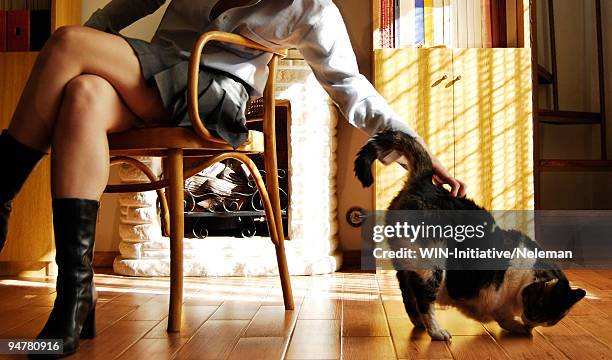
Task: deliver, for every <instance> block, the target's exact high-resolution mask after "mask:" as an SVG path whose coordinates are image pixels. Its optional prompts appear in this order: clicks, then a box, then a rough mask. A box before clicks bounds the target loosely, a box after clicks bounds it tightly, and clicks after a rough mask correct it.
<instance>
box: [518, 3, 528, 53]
mask: <svg viewBox="0 0 612 360" xmlns="http://www.w3.org/2000/svg"><path fill="white" fill-rule="evenodd" d="M524 6H525V4H524V2H523V0H516V30H517V46H518V47H524V46H525V40H526V39H525V7H524ZM527 41H529V40H527Z"/></svg>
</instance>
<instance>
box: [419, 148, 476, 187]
mask: <svg viewBox="0 0 612 360" xmlns="http://www.w3.org/2000/svg"><path fill="white" fill-rule="evenodd" d="M417 141H418V142H419V143H420V144H421V145H423V147H424V148H425V150H427V153H428V154H429V156H430V157H431V162H432V164H433V171H434V176H433V181H434V183H435V184H436V185H438V186H443V185H448V186H450V188H451V195H453V196H454V197H457V196H458V197H461V198H463V197H465V195H466V188H465V184H464V183H463V182H461V181H459V180H457V179H455V177H454V176H453V175H451V173H450V171H448V169H446V167H444V165H442V163H441V162H440V160H438V158H437V157H436V156H435V155H434V154H433V153H432V152H431V151H429V147H428V146H427V144H426V143H425V140H423V138H421V137H418V138H417Z"/></svg>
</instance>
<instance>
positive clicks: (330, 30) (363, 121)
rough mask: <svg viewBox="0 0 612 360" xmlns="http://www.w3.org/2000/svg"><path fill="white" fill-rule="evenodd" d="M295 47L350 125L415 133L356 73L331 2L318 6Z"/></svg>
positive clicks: (345, 34)
mask: <svg viewBox="0 0 612 360" xmlns="http://www.w3.org/2000/svg"><path fill="white" fill-rule="evenodd" d="M297 47H298V49H299V50H300V51H301V52H302V55H304V59H305V60H306V61H307V62H308V64H309V65H310V67H311V68H312V71H313V73H314V75H315V77H316V78H317V80H318V81H319V83H320V84H321V85H322V86H323V88H324V89H325V91H326V92H327V93H328V94H329V96H330V97H331V99H332V100H333V101H334V103H336V105H338V107H339V108H340V111H341V112H342V114H343V115H344V116H345V117H346V118H347V119H348V121H349V122H350V123H351V124H352V125H353V126H355V127H357V128H359V129H361V130H363V131H364V132H366V133H368V134H369V135H374V134H375V133H377V132H379V131H382V130H386V129H393V130H398V131H402V132H404V133H407V134H408V135H410V136H413V137H416V136H417V133H416V132H415V131H413V130H412V129H411V128H410V127H408V125H407V124H406V123H405V122H404V121H402V120H401V119H400V118H399V116H398V115H397V114H396V113H395V111H393V109H391V107H390V106H389V104H388V103H387V101H386V100H385V99H384V98H383V97H382V96H381V95H380V94H379V93H378V92H377V91H376V89H375V88H374V86H372V84H371V83H370V82H369V81H368V80H367V79H366V78H365V77H364V76H363V75H361V74H360V73H359V68H358V66H357V59H356V58H355V52H354V50H353V48H352V45H351V41H350V38H349V36H348V32H347V30H346V26H345V24H344V19H343V18H342V15H341V14H340V11H339V10H338V8H337V7H336V6H335V5H333V4H330V5H327V6H325V7H324V8H323V9H322V13H321V17H320V19H319V21H317V22H316V23H313V24H312V25H311V28H310V29H309V30H308V31H307V32H306V34H305V35H304V37H303V38H302V40H301V41H299V42H298V44H297Z"/></svg>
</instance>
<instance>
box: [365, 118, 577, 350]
mask: <svg viewBox="0 0 612 360" xmlns="http://www.w3.org/2000/svg"><path fill="white" fill-rule="evenodd" d="M393 150H395V151H397V152H399V153H400V154H402V155H404V156H405V157H406V159H408V162H409V164H410V176H409V178H408V179H407V181H406V183H405V185H404V187H403V189H402V190H401V191H400V192H399V194H398V195H397V196H396V197H395V198H394V199H393V201H392V202H391V204H390V206H389V209H388V210H391V211H393V210H432V211H437V210H478V211H481V212H482V214H485V215H486V216H490V219H491V222H490V224H491V226H490V227H489V228H488V231H489V232H490V233H489V237H488V239H492V240H491V241H497V242H499V244H502V246H503V245H504V244H505V245H506V246H510V247H517V246H523V247H526V248H529V249H539V248H538V246H537V244H536V243H535V242H534V241H533V240H531V239H530V238H529V237H527V236H526V235H524V234H522V233H520V232H518V231H514V230H503V229H500V228H499V227H497V226H496V225H495V222H494V220H493V217H492V215H490V214H489V213H488V212H486V210H484V209H483V208H482V207H480V206H478V205H477V204H476V203H474V202H473V201H472V200H469V199H466V198H456V197H453V196H452V195H451V194H450V192H449V191H448V190H446V189H445V188H443V187H441V186H437V185H435V184H434V183H433V182H432V176H433V174H434V173H433V168H432V161H431V158H430V157H429V155H428V153H427V151H426V150H425V149H424V147H423V146H421V144H419V142H418V141H416V139H415V138H413V137H411V136H409V135H407V134H404V133H401V132H397V131H391V130H387V131H383V132H380V133H378V134H376V135H375V136H374V137H372V138H371V139H370V140H369V141H368V143H367V144H366V145H364V146H363V148H362V149H361V150H360V152H359V153H358V155H357V158H356V160H355V175H356V176H357V178H358V179H359V180H360V181H361V183H362V184H363V186H364V187H369V186H371V185H372V183H373V180H374V179H373V175H372V164H373V163H374V161H375V160H376V159H384V158H385V156H386V155H388V154H389V153H390V152H391V151H393ZM451 242H454V241H451ZM531 265H532V266H531V267H530V268H527V269H526V268H525V267H524V264H523V266H515V264H513V263H512V261H508V262H506V263H503V266H502V268H501V269H499V270H457V269H450V268H448V270H445V269H443V268H440V267H433V268H431V269H420V270H419V269H414V270H413V269H410V270H406V269H400V268H398V267H397V266H396V269H397V279H398V281H399V287H400V289H401V293H402V299H403V302H404V307H405V309H406V312H407V313H408V316H409V318H410V320H411V322H412V323H413V324H414V325H415V327H419V328H425V329H426V330H427V332H428V333H429V335H430V337H431V338H432V339H433V340H440V341H446V340H450V339H451V334H450V333H449V332H448V331H447V330H445V329H443V328H442V327H441V326H440V325H439V323H438V321H437V320H436V316H435V311H434V303H436V302H437V303H438V304H440V305H443V306H453V307H456V308H457V309H459V311H460V312H462V313H463V314H464V315H466V316H468V317H470V318H473V319H475V320H478V321H482V322H489V321H496V322H497V323H498V324H499V325H500V327H501V328H503V329H505V330H507V331H509V332H513V333H522V334H531V331H532V329H533V328H534V327H536V326H552V325H555V324H556V323H558V322H559V321H560V320H561V319H562V318H563V317H564V316H565V315H566V314H567V313H568V312H569V310H570V308H571V307H572V306H573V305H574V304H576V303H577V302H578V301H580V299H582V298H583V297H584V296H585V295H586V292H585V291H584V290H582V289H573V288H571V287H570V284H569V281H568V279H567V278H566V276H565V274H564V273H563V272H562V271H561V270H560V269H559V268H558V267H557V266H556V265H554V264H549V263H546V262H545V261H544V260H541V259H537V260H533V261H532V264H531Z"/></svg>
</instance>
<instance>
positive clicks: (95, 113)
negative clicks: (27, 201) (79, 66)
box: [51, 75, 136, 200]
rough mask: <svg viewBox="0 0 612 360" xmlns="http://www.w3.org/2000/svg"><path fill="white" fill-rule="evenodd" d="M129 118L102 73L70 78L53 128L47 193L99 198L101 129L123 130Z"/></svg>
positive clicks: (103, 166)
mask: <svg viewBox="0 0 612 360" xmlns="http://www.w3.org/2000/svg"><path fill="white" fill-rule="evenodd" d="M134 121H136V116H135V115H134V114H133V113H132V111H131V110H130V109H128V107H127V106H126V105H125V103H124V102H123V100H122V99H121V97H120V95H119V94H118V93H117V91H116V90H115V88H114V87H113V86H112V85H111V84H110V83H109V82H108V81H107V80H105V79H104V78H102V77H100V76H97V75H79V76H77V77H75V78H74V79H72V80H70V82H69V83H68V84H67V85H66V87H65V90H64V97H63V101H62V104H61V106H60V110H59V115H58V118H57V122H56V124H55V128H54V130H53V140H52V148H53V151H52V153H51V156H52V162H51V165H52V171H51V183H52V192H53V198H78V199H89V200H98V199H100V196H101V195H102V192H103V191H104V187H105V186H106V184H107V181H108V173H109V153H108V140H107V134H108V133H112V132H119V131H124V130H127V129H129V128H130V127H132V125H133V123H134Z"/></svg>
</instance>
